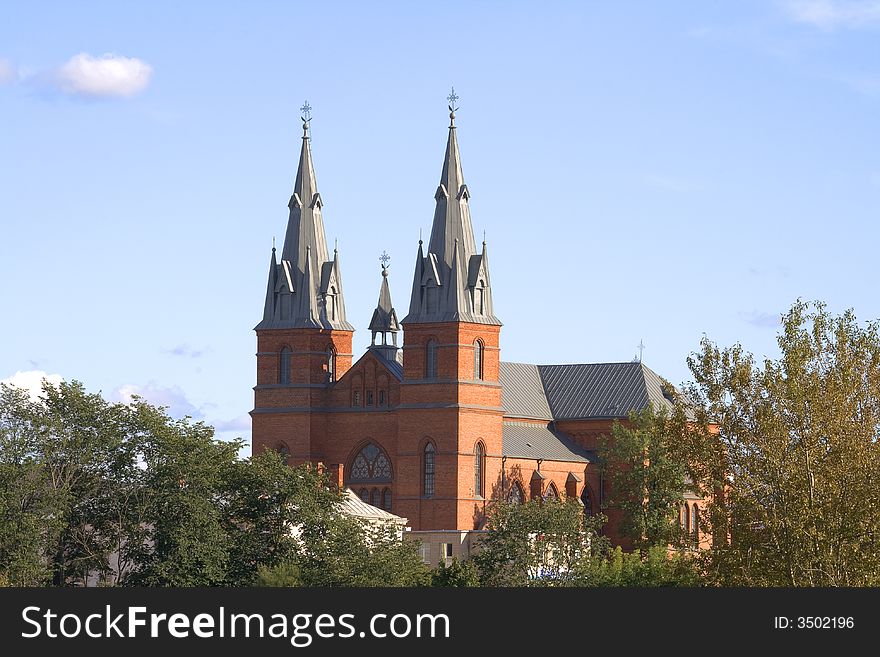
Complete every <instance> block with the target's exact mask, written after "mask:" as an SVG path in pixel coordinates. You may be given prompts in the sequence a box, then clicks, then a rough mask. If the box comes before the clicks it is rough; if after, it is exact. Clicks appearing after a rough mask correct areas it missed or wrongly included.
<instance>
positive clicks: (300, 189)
mask: <svg viewBox="0 0 880 657" xmlns="http://www.w3.org/2000/svg"><path fill="white" fill-rule="evenodd" d="M310 142H311V139H310V138H309V129H308V122H307V121H306V120H305V119H304V120H303V137H302V150H301V151H300V155H299V166H298V167H297V171H296V181H295V182H294V185H293V194H292V195H291V197H290V202H289V203H288V207H289V208H290V216H289V218H288V220H287V231H286V233H285V236H284V246H283V247H282V249H281V262H280V263H277V264H276V263H275V249H274V248H273V249H272V252H273V255H272V263H273V266H271V267H270V272H269V282H268V285H267V290H266V305H265V307H264V310H263V320H262V321H261V322H260V323H259V324H258V325H257V326H256V327H255V328H256V329H268V328H325V329H338V330H343V331H353V330H354V327H353V326H352V325H351V324H349V323H348V322H347V321H346V319H345V302H344V300H343V295H342V275H341V272H340V271H339V257H338V254H337V253H336V251H335V250H334V252H333V260H330V259H329V257H328V255H327V240H326V237H325V236H324V220H323V219H322V217H321V208H322V207H323V205H324V202H323V201H322V200H321V195H320V194H319V193H318V185H317V182H316V181H315V167H314V165H313V164H312V148H311V144H310Z"/></svg>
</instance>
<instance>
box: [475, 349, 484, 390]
mask: <svg viewBox="0 0 880 657" xmlns="http://www.w3.org/2000/svg"><path fill="white" fill-rule="evenodd" d="M485 349H486V347H485V346H484V345H483V341H482V340H476V341H475V342H474V379H476V380H477V381H482V380H483V353H484V352H485Z"/></svg>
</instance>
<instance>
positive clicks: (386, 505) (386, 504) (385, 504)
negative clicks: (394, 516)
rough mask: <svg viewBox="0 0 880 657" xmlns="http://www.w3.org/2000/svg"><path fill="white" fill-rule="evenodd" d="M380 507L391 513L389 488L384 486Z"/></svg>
mask: <svg viewBox="0 0 880 657" xmlns="http://www.w3.org/2000/svg"><path fill="white" fill-rule="evenodd" d="M382 508H383V509H385V510H386V511H387V512H388V513H391V489H390V488H386V489H385V490H383V491H382Z"/></svg>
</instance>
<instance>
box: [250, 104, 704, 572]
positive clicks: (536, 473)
mask: <svg viewBox="0 0 880 657" xmlns="http://www.w3.org/2000/svg"><path fill="white" fill-rule="evenodd" d="M450 109H452V107H450ZM448 130H449V135H448V141H447V145H446V152H445V154H444V158H443V166H442V172H441V176H440V182H439V184H438V186H437V188H436V190H435V193H434V199H435V202H436V206H435V211H434V219H433V226H432V230H431V235H430V239H429V242H428V244H427V245H425V244H423V242H422V241H421V240H420V241H419V244H418V249H417V253H416V258H415V264H414V268H413V279H412V291H411V295H410V299H409V307H408V311H407V312H406V315H405V316H404V317H403V318H402V319H400V320H399V319H398V312H397V310H396V309H395V308H394V305H393V304H392V300H391V294H390V290H389V286H388V271H387V269H385V266H384V264H383V266H382V270H381V279H380V280H379V282H380V291H379V300H378V303H377V306H376V309H375V311H374V312H373V315H372V318H371V319H370V323H369V327H368V328H369V330H370V332H371V336H372V339H371V345H370V347H368V348H367V349H366V351H365V352H364V353H359V354H355V353H354V352H353V348H352V338H353V334H354V327H353V325H352V324H351V323H350V322H349V320H348V318H347V317H346V312H345V299H344V293H343V280H342V267H341V264H340V258H339V254H338V253H337V251H336V250H334V251H333V254H332V257H331V256H330V253H329V251H328V247H327V241H326V237H325V232H324V224H323V218H322V215H321V210H322V206H323V201H322V199H321V195H320V193H319V192H318V188H317V183H316V179H315V171H314V167H313V164H312V154H311V142H310V138H309V132H308V121H307V120H305V119H304V125H303V137H302V149H301V152H300V158H299V166H298V169H297V174H296V180H295V183H294V190H293V194H292V195H291V197H290V202H289V210H290V214H289V219H288V224H287V230H286V233H285V238H284V244H283V246H282V249H281V254H280V258H279V257H278V254H277V253H276V250H275V248H274V247H273V249H272V256H271V259H270V262H269V273H268V282H267V287H266V296H265V304H264V310H263V318H262V320H261V321H260V322H259V324H257V326H256V327H255V331H256V334H257V384H256V386H255V387H254V409H253V411H251V417H252V426H253V432H252V450H253V452H254V453H255V454H256V453H259V452H261V451H263V450H267V449H272V450H277V451H278V452H280V453H281V454H283V455H284V456H285V458H286V459H287V461H288V463H290V464H291V465H296V464H300V463H304V462H311V463H315V464H321V467H323V468H325V469H327V470H329V471H330V472H331V473H332V476H333V478H334V480H335V481H336V482H337V483H338V484H339V485H340V486H341V487H346V488H351V489H352V490H353V491H355V493H356V494H357V495H358V496H359V497H360V498H361V500H363V501H364V502H366V503H369V504H371V505H373V506H375V507H379V508H380V509H384V510H385V511H389V512H392V513H394V514H395V515H397V516H402V517H405V518H406V519H407V520H408V523H409V525H408V526H409V528H410V530H411V533H412V535H413V536H418V537H420V538H421V539H422V544H423V556H424V558H425V560H426V561H428V562H430V563H437V561H438V560H440V559H443V558H449V557H451V556H467V555H468V554H469V553H470V550H471V547H472V546H473V543H474V541H475V539H476V537H478V536H479V534H480V532H481V530H482V528H483V525H484V522H485V518H486V512H487V510H488V503H489V501H490V500H492V499H498V498H502V499H507V500H510V501H514V502H518V501H525V500H527V499H532V498H542V499H547V498H553V497H556V498H562V497H575V498H577V499H579V500H580V501H581V502H582V503H583V505H584V510H585V513H592V512H594V511H598V509H599V508H600V505H601V504H602V502H603V495H604V490H603V489H604V482H603V481H602V477H601V475H600V472H599V467H598V459H597V456H596V452H595V449H596V447H597V440H598V437H599V436H600V435H602V434H607V433H608V432H609V431H610V428H611V425H612V423H613V421H614V420H615V419H625V418H626V417H627V416H628V414H629V412H630V411H631V410H638V409H641V408H644V407H645V406H647V405H648V403H649V402H650V403H653V404H654V405H655V407H659V406H662V405H664V404H667V405H668V403H669V400H668V399H667V398H666V396H665V394H667V393H666V391H665V390H664V388H663V384H662V381H661V379H660V377H658V376H657V374H655V373H654V372H653V371H651V370H650V369H649V368H647V367H645V366H644V365H643V364H642V363H641V362H623V363H595V364H572V365H531V364H523V363H508V362H504V361H502V359H501V343H500V337H501V330H502V323H501V321H500V319H499V317H498V316H497V315H496V308H495V306H494V303H493V298H492V284H491V277H490V265H489V255H488V251H487V247H486V243H485V241H484V242H483V243H482V244H481V245H480V246H479V247H478V245H477V244H476V242H475V241H474V234H473V226H472V223H471V216H470V210H469V207H468V200H469V197H470V193H469V191H468V187H467V185H466V184H465V181H464V176H463V174H462V166H461V158H460V155H459V147H458V136H457V128H456V126H455V113H454V110H453V111H452V112H451V113H450V125H449V128H448ZM377 278H378V277H377ZM498 310H499V311H500V310H501V309H498ZM363 319H364V320H366V318H363ZM401 336H402V339H401ZM692 503H693V505H694V506H693V508H694V509H696V501H695V500H694V501H693V502H692ZM691 513H692V514H693V517H696V516H697V512H696V511H694V512H691ZM618 521H619V519H618V518H616V517H615V515H614V513H613V512H612V513H611V514H610V517H609V523H608V525H607V532H608V533H609V535H610V537H611V539H612V540H613V541H618V539H617V536H616V529H615V528H616V526H617V523H618ZM688 522H690V521H688ZM694 531H695V532H696V531H698V529H697V528H696V527H694Z"/></svg>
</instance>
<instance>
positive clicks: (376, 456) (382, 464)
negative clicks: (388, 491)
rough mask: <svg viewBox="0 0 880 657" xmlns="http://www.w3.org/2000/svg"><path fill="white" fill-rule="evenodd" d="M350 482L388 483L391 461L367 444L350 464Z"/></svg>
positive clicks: (375, 447) (380, 450)
mask: <svg viewBox="0 0 880 657" xmlns="http://www.w3.org/2000/svg"><path fill="white" fill-rule="evenodd" d="M350 481H353V482H357V483H366V482H373V481H375V482H388V483H390V482H391V461H390V460H388V456H387V455H386V454H385V452H384V451H383V450H382V449H380V448H379V447H378V446H376V445H375V444H373V443H367V444H366V445H364V448H363V449H362V450H361V451H360V452H358V455H357V456H355V457H354V461H352V463H351V478H350ZM377 494H378V493H377ZM376 506H378V504H377V505H376Z"/></svg>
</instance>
